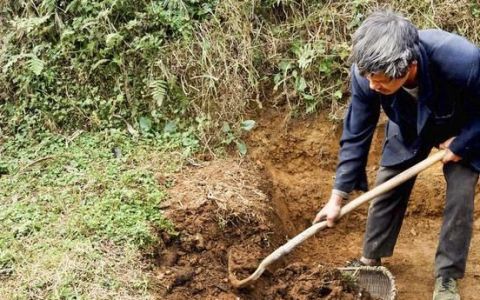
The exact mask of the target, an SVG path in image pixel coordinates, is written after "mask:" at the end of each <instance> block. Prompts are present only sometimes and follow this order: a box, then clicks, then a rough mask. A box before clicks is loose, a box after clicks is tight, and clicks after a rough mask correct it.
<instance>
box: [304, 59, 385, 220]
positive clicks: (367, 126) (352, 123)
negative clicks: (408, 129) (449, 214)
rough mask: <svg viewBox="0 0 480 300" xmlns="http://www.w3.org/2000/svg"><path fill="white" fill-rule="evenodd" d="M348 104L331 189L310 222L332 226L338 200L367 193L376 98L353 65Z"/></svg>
mask: <svg viewBox="0 0 480 300" xmlns="http://www.w3.org/2000/svg"><path fill="white" fill-rule="evenodd" d="M351 91H352V96H351V102H350V105H349V108H348V111H347V114H346V116H345V119H344V124H343V133H342V138H341V139H340V153H339V162H338V166H337V172H336V177H335V184H334V189H333V191H332V195H331V197H330V199H329V201H328V202H327V204H326V205H325V206H324V207H323V208H322V209H321V210H320V211H319V212H318V214H317V215H316V217H315V219H314V221H313V222H314V223H316V222H319V221H321V220H322V219H324V218H326V220H327V224H328V226H330V227H331V226H333V225H334V220H335V219H336V218H337V217H338V215H339V213H340V209H341V205H342V200H343V199H344V198H346V195H348V193H350V192H351V191H352V190H355V189H360V190H367V189H368V186H367V176H366V173H365V166H366V164H367V158H368V151H369V149H370V144H371V142H372V137H373V133H374V131H375V128H376V125H377V122H378V118H379V115H380V98H379V96H378V95H377V94H375V93H374V92H373V91H371V90H370V89H369V87H368V81H367V80H366V79H365V78H363V77H361V76H360V74H359V73H358V70H357V69H356V67H355V66H352V69H351Z"/></svg>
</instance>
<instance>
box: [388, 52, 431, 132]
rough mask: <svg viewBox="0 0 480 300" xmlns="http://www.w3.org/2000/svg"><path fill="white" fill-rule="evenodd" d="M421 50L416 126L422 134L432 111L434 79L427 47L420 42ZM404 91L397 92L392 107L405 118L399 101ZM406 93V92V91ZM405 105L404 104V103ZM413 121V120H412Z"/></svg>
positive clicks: (391, 103)
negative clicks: (431, 73) (430, 104)
mask: <svg viewBox="0 0 480 300" xmlns="http://www.w3.org/2000/svg"><path fill="white" fill-rule="evenodd" d="M419 50H420V57H419V58H418V62H417V64H418V65H417V67H418V73H417V74H418V75H417V76H418V86H419V92H418V101H417V102H418V103H417V120H416V127H417V134H418V135H420V133H421V131H422V130H423V128H424V127H425V124H426V123H427V121H428V118H429V117H430V114H431V113H432V111H431V110H430V108H429V107H428V104H429V103H430V101H431V98H432V97H431V96H432V93H433V92H432V80H431V76H430V66H429V61H428V56H427V53H426V51H425V48H424V47H423V45H422V44H419ZM402 93H404V92H403V91H402V90H401V89H400V90H399V91H398V92H396V93H395V95H394V97H393V99H392V101H391V102H390V107H391V108H392V110H393V111H394V112H395V113H396V114H398V116H399V117H400V118H402V117H403V118H404V117H405V116H402V115H401V113H400V112H401V111H402V109H401V107H400V106H401V105H402V103H401V101H399V99H398V97H401V95H402ZM404 94H406V93H404ZM403 105H404V104H403ZM412 121H413V120H412Z"/></svg>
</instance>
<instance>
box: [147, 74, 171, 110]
mask: <svg viewBox="0 0 480 300" xmlns="http://www.w3.org/2000/svg"><path fill="white" fill-rule="evenodd" d="M149 87H150V89H151V95H152V98H153V100H155V102H156V103H157V107H161V106H162V105H163V101H164V100H165V97H166V96H167V89H168V85H167V82H166V81H165V80H153V81H151V82H150V84H149Z"/></svg>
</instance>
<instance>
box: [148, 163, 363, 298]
mask: <svg viewBox="0 0 480 300" xmlns="http://www.w3.org/2000/svg"><path fill="white" fill-rule="evenodd" d="M263 170H264V168H263V166H259V165H258V164H255V163H251V162H247V161H236V160H232V159H231V160H218V161H214V162H205V163H202V164H201V165H200V166H198V167H195V168H189V169H187V170H184V171H183V172H181V174H179V175H178V177H177V178H176V180H175V181H176V184H175V185H174V187H173V188H172V189H171V190H170V193H169V194H170V195H171V199H170V200H169V201H168V203H166V204H165V207H166V208H167V209H166V215H167V217H168V218H170V219H171V220H172V221H173V223H174V224H175V226H176V230H177V231H178V232H179V235H178V236H177V237H174V238H170V237H169V236H168V235H166V234H165V235H163V236H164V238H163V241H164V244H163V245H162V246H161V247H160V249H159V253H158V259H157V264H158V268H157V269H156V277H157V279H158V281H157V284H158V285H157V289H158V293H159V295H160V297H161V298H162V299H189V298H193V299H318V298H325V299H340V298H338V297H340V296H339V295H350V296H349V298H341V299H356V298H355V296H354V295H356V294H358V292H357V291H355V290H354V289H352V288H351V287H349V286H347V285H346V284H344V283H343V282H342V281H341V277H340V275H339V273H338V272H330V271H328V270H327V269H326V268H320V267H318V268H317V270H313V271H311V270H309V269H308V267H307V266H306V265H288V266H285V265H284V264H283V263H282V262H279V263H278V264H277V266H276V267H279V269H278V270H277V271H275V272H274V273H271V272H270V271H266V273H265V274H264V276H263V277H262V278H261V279H260V280H259V281H258V282H257V283H256V285H255V286H254V288H247V289H242V290H235V289H233V288H232V287H231V286H230V284H229V283H228V281H227V277H228V273H227V267H228V266H227V264H228V259H227V258H228V254H229V252H231V255H232V262H233V263H234V264H235V265H234V266H231V267H232V270H233V271H234V272H235V274H236V276H238V277H239V278H245V277H247V276H248V275H250V274H251V273H252V272H253V271H254V270H255V269H256V268H257V266H258V263H259V262H260V261H261V259H263V258H264V257H265V256H267V255H268V254H269V253H270V252H271V251H273V250H274V249H275V248H276V247H278V246H279V245H281V244H282V243H284V242H285V236H286V232H285V229H284V227H283V225H282V222H281V220H280V216H279V215H278V214H276V212H275V210H274V208H273V207H272V205H271V201H270V197H271V195H269V191H271V190H272V186H271V184H270V182H268V181H267V180H265V178H268V177H267V176H265V174H264V172H263ZM291 282H295V284H294V285H293V284H290V283H291Z"/></svg>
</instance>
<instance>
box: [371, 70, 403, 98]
mask: <svg viewBox="0 0 480 300" xmlns="http://www.w3.org/2000/svg"><path fill="white" fill-rule="evenodd" d="M408 74H409V72H407V74H405V76H403V77H400V78H393V79H392V78H390V77H388V76H386V75H385V74H384V73H371V74H368V75H367V76H365V78H367V80H368V82H369V83H370V89H372V90H374V91H376V92H378V93H380V94H383V95H391V94H393V93H395V92H396V91H398V90H399V89H400V88H401V87H402V86H403V85H404V84H405V82H406V81H407V79H408Z"/></svg>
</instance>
